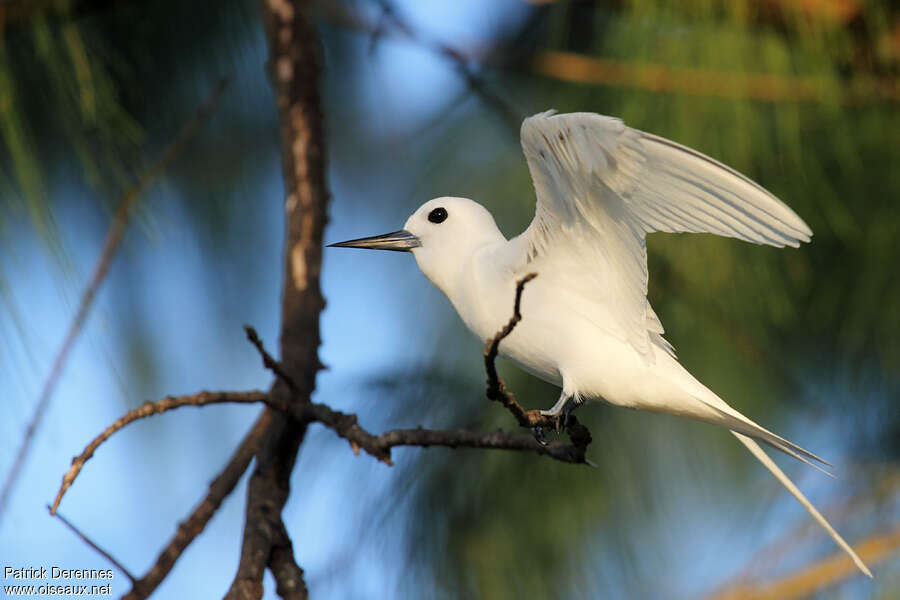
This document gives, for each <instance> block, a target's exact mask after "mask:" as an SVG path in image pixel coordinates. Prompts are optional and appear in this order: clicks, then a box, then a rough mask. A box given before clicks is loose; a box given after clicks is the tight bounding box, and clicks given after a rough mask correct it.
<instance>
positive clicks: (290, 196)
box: [227, 0, 328, 598]
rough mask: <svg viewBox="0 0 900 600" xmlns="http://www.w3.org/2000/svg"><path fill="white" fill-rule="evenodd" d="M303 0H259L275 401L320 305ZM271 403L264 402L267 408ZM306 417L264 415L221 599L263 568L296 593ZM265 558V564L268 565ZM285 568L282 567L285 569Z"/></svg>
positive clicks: (315, 159) (306, 349)
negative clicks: (266, 93)
mask: <svg viewBox="0 0 900 600" xmlns="http://www.w3.org/2000/svg"><path fill="white" fill-rule="evenodd" d="M309 8H310V7H309V2H305V1H302V0H262V13H263V20H264V22H265V26H266V32H267V35H268V40H269V62H268V69H269V75H270V78H271V81H272V85H273V87H274V89H275V97H276V101H277V104H278V113H279V118H280V122H281V132H280V133H281V146H282V171H283V177H284V185H285V201H284V210H285V216H286V240H285V256H284V283H283V290H282V298H281V336H280V347H281V361H280V362H281V365H282V367H283V368H284V370H285V372H286V373H287V374H288V375H289V377H290V380H291V381H293V382H294V383H295V384H296V386H297V390H296V391H294V392H293V393H292V390H290V389H289V387H288V385H287V384H286V382H285V380H284V379H283V378H277V379H276V380H275V383H274V385H273V388H272V390H271V392H270V393H271V394H272V396H273V397H274V398H275V399H276V400H277V401H283V402H304V403H308V402H309V401H310V396H311V394H312V392H313V390H314V389H315V381H316V373H317V372H318V370H319V368H320V364H321V363H320V362H319V358H318V347H319V341H320V339H319V313H320V312H321V310H322V308H323V307H324V305H325V302H324V299H323V298H322V293H321V291H320V289H319V273H320V269H321V262H322V232H323V230H324V227H325V221H326V216H325V215H326V205H327V201H328V192H327V190H326V185H325V151H324V140H323V132H322V115H321V107H320V104H319V93H318V77H319V48H318V40H317V38H316V36H315V32H314V31H313V28H312V27H311V25H310V23H309V21H308V20H307V12H308V10H309ZM269 410H271V409H269ZM307 424H308V422H306V421H301V422H297V421H292V420H289V419H288V418H287V417H286V416H285V415H283V414H273V425H272V427H271V429H270V432H269V436H268V437H267V439H266V440H265V443H264V444H263V446H262V448H261V449H260V452H259V454H258V455H257V465H256V469H255V470H254V472H253V475H252V477H251V478H250V485H249V491H248V496H247V512H246V520H245V525H244V539H243V546H242V549H241V560H240V565H239V567H238V572H237V575H236V576H235V580H234V582H233V584H232V587H231V589H230V590H229V592H228V596H227V597H228V598H259V597H261V596H262V575H263V571H264V570H265V568H266V567H267V566H269V567H270V568H272V572H273V574H274V575H276V579H277V578H278V576H280V575H282V574H286V573H288V574H290V576H291V577H292V578H294V579H296V578H297V575H298V572H299V574H300V575H301V577H300V578H299V582H297V581H292V582H287V581H280V580H279V581H278V587H279V589H285V590H288V589H289V590H291V597H305V596H306V593H305V590H306V588H305V585H304V584H303V581H302V570H300V569H299V567H297V566H296V563H294V561H293V556H290V559H289V560H288V558H287V557H286V555H285V552H286V551H287V552H290V554H291V555H292V554H293V551H292V550H291V545H290V544H289V543H288V544H287V545H285V544H284V541H285V539H286V534H284V531H285V529H284V524H283V523H282V522H281V511H282V509H283V508H284V503H285V502H286V501H287V498H288V496H289V495H290V476H291V471H292V470H293V467H294V462H295V461H296V457H297V450H298V449H299V447H300V444H301V443H302V442H303V438H304V436H305V433H306V428H307ZM273 563H274V565H273ZM286 565H287V566H290V568H287V567H286Z"/></svg>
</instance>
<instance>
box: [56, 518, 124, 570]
mask: <svg viewBox="0 0 900 600" xmlns="http://www.w3.org/2000/svg"><path fill="white" fill-rule="evenodd" d="M47 510H50V507H49V506H47ZM50 514H51V515H53V516H54V517H56V518H57V519H59V520H60V521H62V523H63V525H65V526H66V527H68V528H69V530H70V531H71V532H72V533H74V534H75V535H77V536H78V537H80V538H81V541H82V542H84V543H85V544H87V545H88V546H90V547H91V548H93V549H94V552H96V553H97V554H99V555H100V556H102V557H103V558H105V559H106V560H108V561H109V562H110V563H112V565H113V566H114V567H115V568H117V569H118V570H119V571H121V572H122V573H123V574H124V575H125V577H127V578H128V579H130V580H131V583H134V575H132V574H131V572H130V571H129V570H128V569H126V568H125V566H124V565H123V564H122V563H120V562H119V561H117V560H116V559H115V558H113V556H112V555H111V554H110V553H109V552H107V551H106V550H104V549H103V548H101V547H100V546H98V545H97V544H95V543H94V542H93V541H92V540H91V539H90V538H89V537H88V536H86V535H85V534H84V533H82V531H81V530H80V529H78V528H77V527H75V525H73V524H72V523H71V522H70V521H69V520H68V519H67V518H65V517H64V516H62V515H61V514H59V513H54V512H51V513H50Z"/></svg>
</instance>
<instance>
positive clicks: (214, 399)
mask: <svg viewBox="0 0 900 600" xmlns="http://www.w3.org/2000/svg"><path fill="white" fill-rule="evenodd" d="M267 401H268V394H266V393H265V392H260V391H251V392H206V391H203V392H199V393H197V394H190V395H187V396H167V397H165V398H163V399H162V400H159V401H157V402H145V403H144V404H142V405H140V406H139V407H137V408H135V409H132V410H130V411H128V412H127V413H125V414H124V415H123V416H122V417H120V418H119V419H117V420H116V421H115V422H114V423H113V424H112V425H110V426H109V427H107V428H106V429H104V430H103V431H102V432H101V433H100V435H98V436H97V437H95V438H94V439H93V440H92V441H91V443H90V444H88V445H87V447H86V448H85V449H84V451H83V452H82V453H81V454H79V455H78V456H76V457H75V458H73V459H72V466H71V467H69V470H68V471H66V474H65V475H63V479H62V485H61V486H60V488H59V492H57V494H56V499H55V500H54V501H53V506H51V507H50V514H51V515H53V514H56V509H57V508H59V503H60V501H61V500H62V497H63V495H64V494H65V493H66V490H68V489H69V487H71V485H72V483H73V482H74V481H75V478H76V477H78V474H79V473H80V472H81V469H82V468H83V467H84V464H85V463H86V462H87V461H88V460H90V459H91V457H92V456H93V455H94V452H95V451H96V450H97V448H98V447H100V445H101V444H102V443H103V442H105V441H106V440H108V439H109V438H110V437H111V436H112V435H113V434H115V433H116V432H117V431H119V430H121V429H122V428H123V427H125V426H126V425H128V424H129V423H132V422H134V421H137V420H138V419H144V418H147V417H151V416H153V415H159V414H162V413H164V412H166V411H169V410H172V409H175V408H180V407H182V406H205V405H207V404H221V403H226V402H229V403H234V402H237V403H243V404H255V403H258V402H267Z"/></svg>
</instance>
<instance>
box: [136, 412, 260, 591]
mask: <svg viewBox="0 0 900 600" xmlns="http://www.w3.org/2000/svg"><path fill="white" fill-rule="evenodd" d="M271 425H272V413H271V412H270V411H263V413H262V414H261V415H260V416H259V418H258V419H257V420H256V423H255V424H254V425H253V427H252V428H251V429H250V431H249V432H247V435H245V436H244V440H243V441H242V442H241V444H240V446H238V449H237V450H236V451H235V453H234V454H233V455H232V456H231V459H230V460H229V461H228V464H227V465H226V466H225V468H224V469H222V471H221V472H220V473H219V475H218V476H217V477H216V478H215V479H214V480H213V481H212V483H210V484H209V491H208V492H207V494H206V497H204V498H203V500H202V501H201V502H200V503H199V504H198V505H197V507H196V508H194V510H193V511H191V514H190V515H188V518H186V519H185V520H183V521H182V522H181V523H179V524H178V529H177V530H176V532H175V535H174V537H173V538H172V539H171V540H170V541H169V543H168V544H167V545H166V547H165V548H163V550H162V552H160V554H159V556H158V557H157V559H156V562H155V563H153V566H152V567H150V569H149V570H148V571H147V573H146V574H145V575H144V576H143V577H141V578H140V579H138V580H137V581H135V582H134V585H133V586H132V588H131V591H130V592H128V593H127V594H125V596H123V600H142V599H143V598H147V597H149V596H150V594H152V593H153V591H154V590H156V588H157V587H158V586H159V584H160V583H162V582H163V580H164V579H165V578H166V577H167V576H168V574H169V572H170V571H171V570H172V567H174V566H175V562H176V561H177V560H178V559H179V558H180V557H181V554H182V553H183V552H184V551H185V549H187V547H188V546H189V545H190V544H191V542H193V541H194V539H196V537H197V536H198V535H200V533H202V532H203V529H204V528H205V527H206V524H207V523H209V521H210V519H212V517H213V515H214V514H216V511H217V510H219V507H220V506H221V505H222V502H223V501H224V500H225V498H227V497H228V495H229V494H231V492H232V491H233V490H234V488H235V486H236V485H237V483H238V481H240V479H241V477H242V476H243V475H244V472H245V471H246V470H247V467H249V466H250V461H251V460H252V459H253V457H254V456H255V455H256V453H257V451H258V450H259V445H260V443H261V440H262V439H263V437H264V436H265V434H266V432H267V431H268V430H269V427H270V426H271Z"/></svg>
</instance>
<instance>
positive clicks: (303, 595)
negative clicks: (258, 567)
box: [269, 519, 309, 600]
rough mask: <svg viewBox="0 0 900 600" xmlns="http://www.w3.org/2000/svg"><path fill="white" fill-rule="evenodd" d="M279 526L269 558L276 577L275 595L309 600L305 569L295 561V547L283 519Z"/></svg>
mask: <svg viewBox="0 0 900 600" xmlns="http://www.w3.org/2000/svg"><path fill="white" fill-rule="evenodd" d="M278 524H279V528H278V529H277V530H276V531H275V535H274V536H273V537H272V554H271V556H270V557H269V570H271V571H272V575H273V576H274V577H275V593H277V594H278V595H279V596H280V597H281V598H285V599H286V600H307V598H309V590H307V589H306V582H305V581H304V580H303V569H301V568H300V565H298V564H297V561H295V560H294V545H293V544H292V543H291V538H290V536H288V533H287V529H286V528H285V526H284V523H283V522H282V521H281V519H279V521H278Z"/></svg>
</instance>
